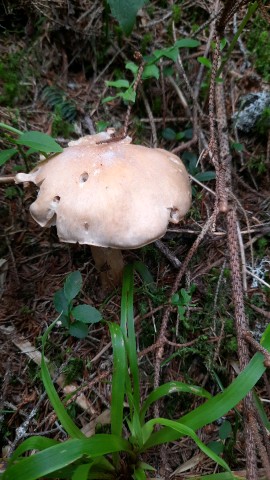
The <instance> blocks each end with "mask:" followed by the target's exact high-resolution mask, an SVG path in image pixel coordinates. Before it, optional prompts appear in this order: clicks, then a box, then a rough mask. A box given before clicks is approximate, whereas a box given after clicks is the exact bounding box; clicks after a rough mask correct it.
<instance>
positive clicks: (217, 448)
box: [207, 440, 224, 455]
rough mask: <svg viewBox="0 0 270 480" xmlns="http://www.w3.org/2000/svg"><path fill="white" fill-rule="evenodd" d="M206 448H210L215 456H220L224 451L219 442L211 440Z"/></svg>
mask: <svg viewBox="0 0 270 480" xmlns="http://www.w3.org/2000/svg"><path fill="white" fill-rule="evenodd" d="M207 446H208V448H211V450H212V451H213V452H214V453H215V454H216V455H220V454H221V453H222V452H223V451H224V445H223V443H221V442H220V441H217V440H213V441H212V442H209V443H208V445H207Z"/></svg>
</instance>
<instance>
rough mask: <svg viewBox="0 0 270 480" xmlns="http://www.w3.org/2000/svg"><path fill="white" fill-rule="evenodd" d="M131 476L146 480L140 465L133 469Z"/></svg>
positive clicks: (135, 479) (136, 479) (137, 479)
mask: <svg viewBox="0 0 270 480" xmlns="http://www.w3.org/2000/svg"><path fill="white" fill-rule="evenodd" d="M132 478H134V480H147V476H146V474H145V472H144V469H143V468H141V467H138V468H136V469H135V470H134V474H133V475H132Z"/></svg>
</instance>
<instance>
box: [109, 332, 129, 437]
mask: <svg viewBox="0 0 270 480" xmlns="http://www.w3.org/2000/svg"><path fill="white" fill-rule="evenodd" d="M109 329H110V334H111V339H112V346H113V377H112V402H111V430H112V433H113V434H115V435H119V436H121V435H122V429H123V409H124V395H125V379H126V375H127V360H126V349H125V342H124V337H123V333H122V331H121V328H120V327H119V325H117V324H116V323H109Z"/></svg>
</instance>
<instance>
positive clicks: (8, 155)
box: [0, 148, 17, 167]
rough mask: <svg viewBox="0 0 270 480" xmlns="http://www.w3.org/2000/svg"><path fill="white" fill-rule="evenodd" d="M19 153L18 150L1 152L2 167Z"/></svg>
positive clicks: (10, 149) (8, 149)
mask: <svg viewBox="0 0 270 480" xmlns="http://www.w3.org/2000/svg"><path fill="white" fill-rule="evenodd" d="M15 153H17V149H16V148H7V150H3V151H2V152H0V167H1V166H2V165H4V164H5V163H6V162H7V161H8V160H9V159H10V158H11V157H13V155H15Z"/></svg>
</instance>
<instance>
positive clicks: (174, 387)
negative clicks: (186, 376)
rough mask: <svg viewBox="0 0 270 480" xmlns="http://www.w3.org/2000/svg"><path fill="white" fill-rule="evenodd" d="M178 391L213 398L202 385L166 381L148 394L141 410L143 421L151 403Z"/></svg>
mask: <svg viewBox="0 0 270 480" xmlns="http://www.w3.org/2000/svg"><path fill="white" fill-rule="evenodd" d="M178 392H186V393H191V394H193V395H198V396H199V397H204V398H211V395H210V393H209V392H207V391H206V390H205V389H204V388H202V387H197V386H196V385H187V384H186V383H183V382H168V383H164V385H161V386H160V387H158V388H156V390H154V391H153V392H151V393H150V395H148V397H147V399H146V400H145V402H144V404H143V406H142V408H141V412H140V418H141V421H143V420H144V416H145V413H146V412H147V410H148V408H149V407H150V405H151V404H152V403H154V402H156V401H157V400H159V399H160V398H162V397H164V396H165V395H171V394H172V393H178Z"/></svg>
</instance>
